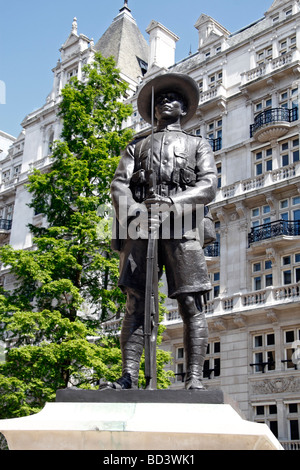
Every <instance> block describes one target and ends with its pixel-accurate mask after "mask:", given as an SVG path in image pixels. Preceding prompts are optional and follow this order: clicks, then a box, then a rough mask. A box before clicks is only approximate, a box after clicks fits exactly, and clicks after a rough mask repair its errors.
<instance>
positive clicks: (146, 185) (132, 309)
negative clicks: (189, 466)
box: [108, 73, 217, 390]
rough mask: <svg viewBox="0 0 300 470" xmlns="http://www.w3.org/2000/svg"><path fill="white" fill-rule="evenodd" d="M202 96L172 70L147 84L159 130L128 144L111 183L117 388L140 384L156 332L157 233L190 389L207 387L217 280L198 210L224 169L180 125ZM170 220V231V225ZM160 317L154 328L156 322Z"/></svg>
mask: <svg viewBox="0 0 300 470" xmlns="http://www.w3.org/2000/svg"><path fill="white" fill-rule="evenodd" d="M198 101H199V91H198V86H197V84H196V83H195V81H194V80H192V79H191V78H190V77H189V76H187V75H184V74H179V73H166V74H163V75H160V76H157V77H155V78H154V79H152V80H150V81H149V82H148V83H146V84H145V85H144V86H143V87H142V89H141V90H140V92H139V95H138V109H139V112H140V115H141V116H142V117H143V118H144V119H145V120H146V121H147V122H149V123H151V124H152V132H151V134H150V135H146V136H143V137H137V138H136V139H135V140H133V141H132V142H131V143H130V144H129V145H128V146H127V149H126V151H125V152H124V155H123V156H122V158H121V161H120V164H119V166H118V168H117V170H116V173H115V176H114V179H113V181H112V184H111V194H112V200H113V204H114V208H115V212H116V219H117V228H118V231H117V233H118V239H117V240H114V244H113V245H114V247H115V249H117V250H118V251H119V253H120V279H119V286H120V287H121V289H122V290H123V291H124V292H125V293H126V295H127V302H126V313H125V317H124V319H123V324H122V331H121V349H122V361H123V362H122V367H123V372H122V377H121V378H120V379H118V380H117V381H116V382H115V383H109V384H108V386H110V387H112V388H121V389H129V388H137V386H138V375H139V365H140V359H141V355H142V352H143V348H144V345H145V338H146V337H147V335H148V336H149V332H146V333H147V334H146V335H145V334H144V333H145V331H144V330H145V308H146V310H147V307H145V296H146V294H147V281H146V277H147V263H149V262H150V261H147V249H149V241H150V239H151V238H152V237H153V239H155V240H156V245H155V250H156V256H157V258H156V263H157V264H156V266H157V267H158V270H159V273H158V278H160V277H161V275H162V271H163V267H164V268H165V273H166V279H167V284H168V296H169V297H170V298H175V299H177V302H178V309H179V313H180V315H181V317H182V320H183V325H184V348H185V357H186V374H185V388H186V389H197V390H201V389H203V388H204V386H203V384H202V376H203V372H202V369H203V363H204V358H205V354H206V348H207V340H208V330H207V323H206V319H205V314H204V311H203V299H204V298H205V294H206V293H207V292H208V291H210V290H211V284H210V280H209V276H208V272H207V266H206V261H205V257H204V253H203V243H204V241H203V237H202V236H201V233H203V223H204V220H203V219H201V220H200V224H199V218H198V220H197V217H196V216H195V214H196V207H201V208H203V207H204V206H206V205H207V204H208V203H210V202H211V201H212V200H213V199H214V197H215V193H216V188H217V172H216V166H215V161H214V155H213V152H212V149H211V146H210V145H209V143H208V142H207V141H206V140H205V139H204V138H202V137H199V136H194V135H189V134H187V133H186V132H184V131H183V130H182V128H181V125H182V123H184V122H187V121H188V120H189V119H190V118H192V117H193V115H194V114H195V111H196V109H197V106H198ZM154 124H156V129H155V131H153V126H154ZM153 176H154V180H155V181H153ZM183 213H184V214H187V219H188V220H189V223H188V224H186V222H184V221H183V218H182V214H183ZM178 220H180V223H179V225H178ZM166 221H167V222H168V227H167V228H168V230H167V231H164V229H163V227H166ZM187 225H188V227H187ZM176 227H177V229H176V230H177V231H176V230H175V228H176ZM178 227H179V232H180V235H178ZM166 232H167V236H164V233H166ZM175 232H176V233H175ZM124 233H125V236H124ZM145 233H146V235H145V236H143V234H145ZM149 233H150V234H152V236H151V235H150V236H149ZM120 234H121V235H122V234H123V235H122V236H120ZM199 234H200V236H199ZM148 254H149V252H148ZM148 267H149V264H148ZM154 274H155V271H154ZM156 282H157V281H156ZM148 288H149V286H148ZM151 288H152V286H151ZM152 294H153V290H152ZM153 295H155V293H154V294H153ZM156 295H157V294H156ZM154 310H155V309H154ZM154 313H155V312H154ZM156 313H157V312H156ZM148 314H149V312H147V315H148ZM152 320H153V319H152ZM152 320H151V321H152ZM156 320H157V319H156ZM156 320H155V321H156ZM154 323H155V322H153V321H152V327H153V329H155V327H156V326H157V325H155V324H154ZM146 324H147V322H146ZM148 324H149V322H148ZM150 334H151V332H150ZM147 354H149V353H147ZM150 359H151V358H150ZM152 375H153V373H152ZM151 378H153V377H151V374H150V379H151Z"/></svg>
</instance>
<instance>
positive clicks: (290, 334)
mask: <svg viewBox="0 0 300 470" xmlns="http://www.w3.org/2000/svg"><path fill="white" fill-rule="evenodd" d="M297 340H300V328H290V329H288V330H285V331H283V344H284V358H283V359H282V363H283V364H284V365H285V369H297V364H295V363H294V361H293V354H294V352H295V348H294V347H293V346H295V344H293V343H294V342H296V341H297Z"/></svg>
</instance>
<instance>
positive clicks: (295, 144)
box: [280, 137, 299, 166]
mask: <svg viewBox="0 0 300 470" xmlns="http://www.w3.org/2000/svg"><path fill="white" fill-rule="evenodd" d="M280 158H281V166H287V165H291V164H293V163H296V162H298V161H299V137H295V138H293V139H290V140H287V141H285V142H282V143H281V144H280Z"/></svg>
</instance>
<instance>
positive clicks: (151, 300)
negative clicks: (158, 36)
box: [144, 87, 159, 390]
mask: <svg viewBox="0 0 300 470" xmlns="http://www.w3.org/2000/svg"><path fill="white" fill-rule="evenodd" d="M151 127H152V130H151V154H150V162H149V169H148V170H147V175H146V180H147V187H148V194H147V197H149V196H151V195H153V194H155V192H156V174H155V172H154V169H153V142H154V87H152V100H151ZM158 321H159V311H158V263H157V234H155V233H153V234H151V233H150V232H149V235H148V247H147V260H146V289H145V319H144V348H145V378H146V388H147V389H150V390H152V389H156V385H157V377H156V375H157V371H156V339H157V330H158Z"/></svg>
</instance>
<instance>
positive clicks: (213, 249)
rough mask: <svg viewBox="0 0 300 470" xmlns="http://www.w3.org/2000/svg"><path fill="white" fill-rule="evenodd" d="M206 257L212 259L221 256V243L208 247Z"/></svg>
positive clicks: (205, 251) (205, 252)
mask: <svg viewBox="0 0 300 470" xmlns="http://www.w3.org/2000/svg"><path fill="white" fill-rule="evenodd" d="M204 255H205V256H208V257H211V258H213V257H217V256H220V243H219V242H214V243H212V244H211V245H208V246H206V247H205V248H204Z"/></svg>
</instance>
